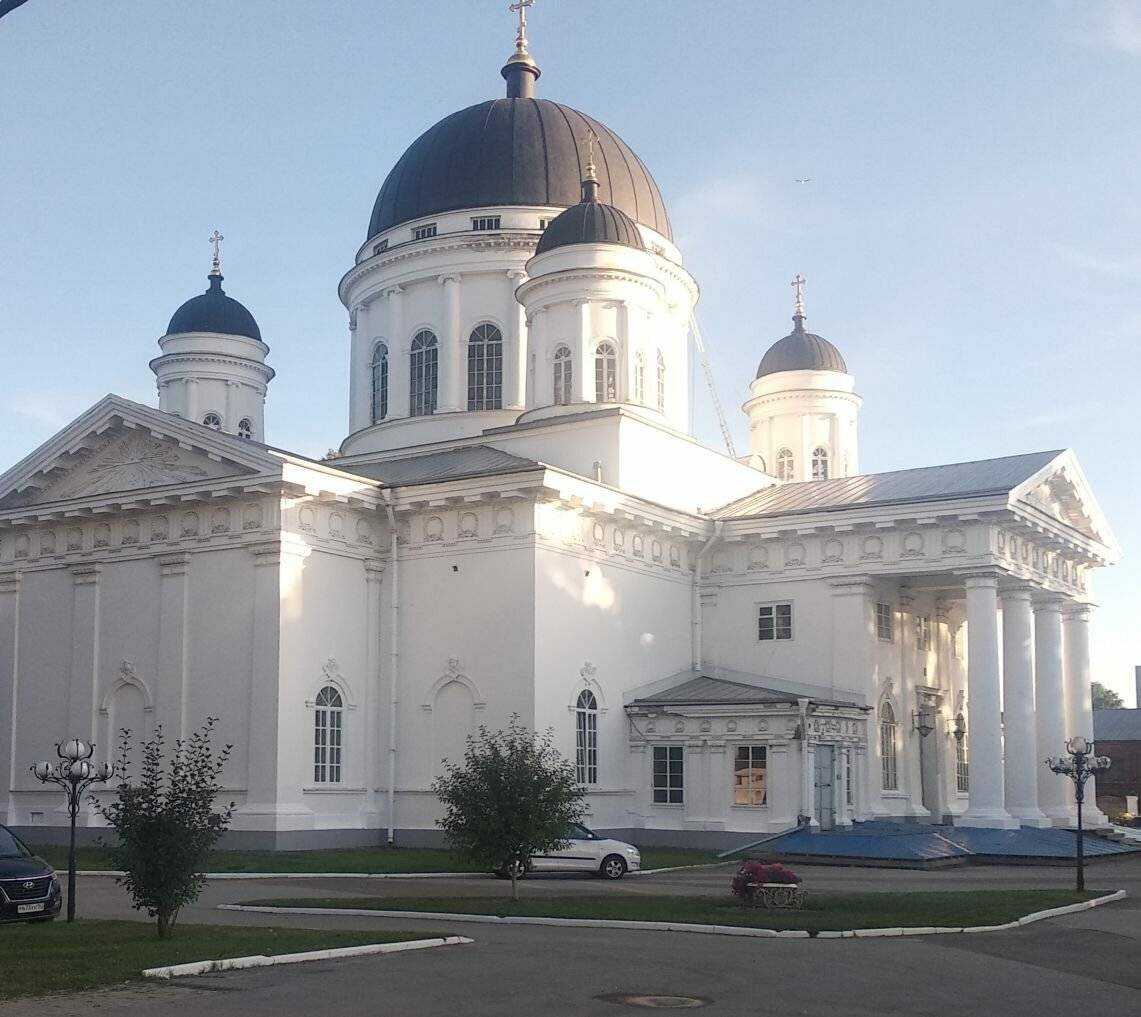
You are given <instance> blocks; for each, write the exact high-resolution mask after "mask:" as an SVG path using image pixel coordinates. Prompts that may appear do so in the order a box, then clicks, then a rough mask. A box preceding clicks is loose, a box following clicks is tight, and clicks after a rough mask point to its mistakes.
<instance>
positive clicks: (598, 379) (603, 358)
mask: <svg viewBox="0 0 1141 1017" xmlns="http://www.w3.org/2000/svg"><path fill="white" fill-rule="evenodd" d="M594 400H595V402H599V403H616V402H618V351H617V350H615V349H614V347H613V346H612V345H611V344H610V343H599V344H598V349H597V350H596V351H595V354H594Z"/></svg>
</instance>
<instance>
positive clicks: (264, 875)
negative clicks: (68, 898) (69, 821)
mask: <svg viewBox="0 0 1141 1017" xmlns="http://www.w3.org/2000/svg"><path fill="white" fill-rule="evenodd" d="M62 871H63V872H64V873H66V870H62ZM60 872H61V870H59V869H57V870H56V873H57V875H58V874H59V873H60ZM76 875H77V876H116V877H118V876H123V875H126V873H124V872H121V871H119V870H118V869H82V870H80V871H78V872H76ZM203 875H204V876H205V877H206V878H207V879H458V878H459V877H461V876H480V875H488V873H480V872H204V873H203Z"/></svg>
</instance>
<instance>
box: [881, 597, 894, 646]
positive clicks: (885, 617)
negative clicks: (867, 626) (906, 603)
mask: <svg viewBox="0 0 1141 1017" xmlns="http://www.w3.org/2000/svg"><path fill="white" fill-rule="evenodd" d="M876 635H877V636H878V637H879V638H880V639H882V640H884V641H885V642H888V643H890V642H891V641H892V640H893V639H894V638H895V614H894V612H893V611H892V609H891V605H890V604H876Z"/></svg>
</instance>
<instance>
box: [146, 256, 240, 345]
mask: <svg viewBox="0 0 1141 1017" xmlns="http://www.w3.org/2000/svg"><path fill="white" fill-rule="evenodd" d="M207 278H208V279H209V280H210V288H209V289H208V290H207V291H206V292H205V293H202V294H200V295H199V296H197V297H191V298H190V299H189V300H188V301H186V303H185V304H183V305H182V306H181V307H180V308H179V309H178V310H177V311H175V312H174V317H173V318H171V319H170V324H169V325H167V327H166V334H167V335H178V334H179V333H180V332H218V333H221V334H222V335H244V336H246V337H247V338H248V339H256V340H257V341H258V342H261V329H259V328H258V323H257V322H256V321H254V316H253V315H252V314H250V312H249V311H248V310H246V308H245V306H244V305H242V304H240V303H238V301H236V300H235V299H234V298H233V297H228V296H226V294H225V292H224V291H223V289H222V277H221V276H220V275H214V274H213V273H211V274H210V275H209V276H208V277H207Z"/></svg>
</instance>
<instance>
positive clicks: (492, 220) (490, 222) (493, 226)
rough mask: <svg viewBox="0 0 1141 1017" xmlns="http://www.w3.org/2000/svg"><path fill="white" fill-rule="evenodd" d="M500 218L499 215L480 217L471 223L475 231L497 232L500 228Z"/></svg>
mask: <svg viewBox="0 0 1141 1017" xmlns="http://www.w3.org/2000/svg"><path fill="white" fill-rule="evenodd" d="M499 224H500V217H499V216H497V215H478V216H475V217H474V218H473V219H472V221H471V228H472V229H473V230H497V229H499V228H500V226H499Z"/></svg>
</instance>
